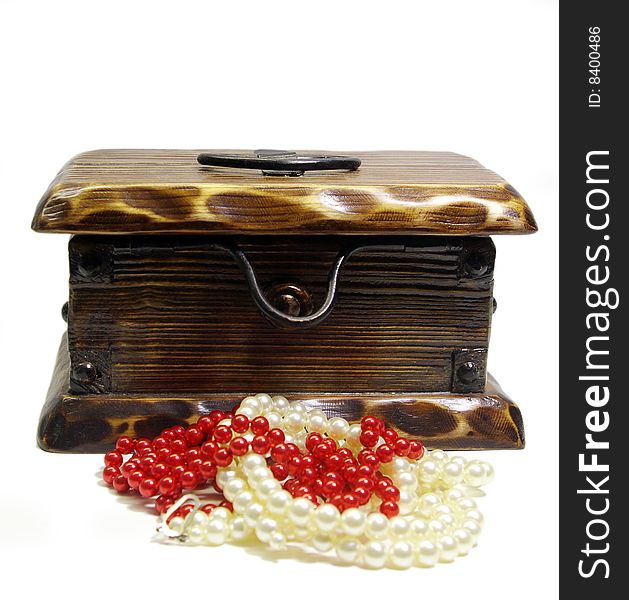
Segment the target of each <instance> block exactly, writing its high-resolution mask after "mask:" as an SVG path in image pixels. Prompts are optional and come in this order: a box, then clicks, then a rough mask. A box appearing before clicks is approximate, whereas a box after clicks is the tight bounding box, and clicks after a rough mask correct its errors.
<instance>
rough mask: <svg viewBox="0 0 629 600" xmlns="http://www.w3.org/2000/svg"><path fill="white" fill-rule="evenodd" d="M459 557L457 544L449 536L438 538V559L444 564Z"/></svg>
mask: <svg viewBox="0 0 629 600" xmlns="http://www.w3.org/2000/svg"><path fill="white" fill-rule="evenodd" d="M458 555H459V543H458V542H457V541H456V539H454V538H453V537H452V536H451V535H442V536H441V538H439V558H440V560H442V561H444V562H450V561H453V560H454V559H455V558H456V557H457V556H458Z"/></svg>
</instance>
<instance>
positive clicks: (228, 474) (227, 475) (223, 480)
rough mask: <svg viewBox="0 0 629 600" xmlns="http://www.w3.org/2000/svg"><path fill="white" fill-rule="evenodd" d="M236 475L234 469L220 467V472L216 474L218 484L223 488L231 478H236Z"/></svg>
mask: <svg viewBox="0 0 629 600" xmlns="http://www.w3.org/2000/svg"><path fill="white" fill-rule="evenodd" d="M236 476H237V473H236V471H234V470H233V469H227V470H223V469H220V470H219V471H218V473H217V474H216V483H218V485H220V486H221V488H224V487H225V486H226V485H227V482H228V481H229V480H230V479H234V477H236Z"/></svg>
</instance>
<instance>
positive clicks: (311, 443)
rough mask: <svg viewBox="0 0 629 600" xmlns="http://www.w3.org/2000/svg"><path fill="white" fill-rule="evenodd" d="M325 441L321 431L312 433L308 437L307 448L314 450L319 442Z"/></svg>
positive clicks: (310, 450) (309, 450)
mask: <svg viewBox="0 0 629 600" xmlns="http://www.w3.org/2000/svg"><path fill="white" fill-rule="evenodd" d="M322 441H323V436H322V435H321V434H320V433H316V432H314V433H310V434H308V437H306V450H308V452H312V451H313V450H314V448H315V446H316V445H317V444H319V443H320V442H322Z"/></svg>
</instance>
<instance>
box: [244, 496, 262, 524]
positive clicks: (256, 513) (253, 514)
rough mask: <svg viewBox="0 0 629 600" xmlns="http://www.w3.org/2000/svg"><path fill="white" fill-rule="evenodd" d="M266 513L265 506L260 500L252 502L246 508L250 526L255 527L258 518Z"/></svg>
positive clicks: (246, 516)
mask: <svg viewBox="0 0 629 600" xmlns="http://www.w3.org/2000/svg"><path fill="white" fill-rule="evenodd" d="M263 514H264V506H262V504H260V503H259V502H252V503H251V504H250V505H249V506H247V509H246V510H245V514H244V515H243V516H244V517H245V521H247V525H249V527H255V526H256V523H257V521H258V519H259V518H260V517H262V515H263Z"/></svg>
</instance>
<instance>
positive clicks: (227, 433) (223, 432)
mask: <svg viewBox="0 0 629 600" xmlns="http://www.w3.org/2000/svg"><path fill="white" fill-rule="evenodd" d="M214 439H215V440H216V441H217V442H218V443H219V444H226V443H227V442H229V440H231V439H232V430H231V429H230V428H229V427H227V425H218V426H217V427H215V428H214Z"/></svg>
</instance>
